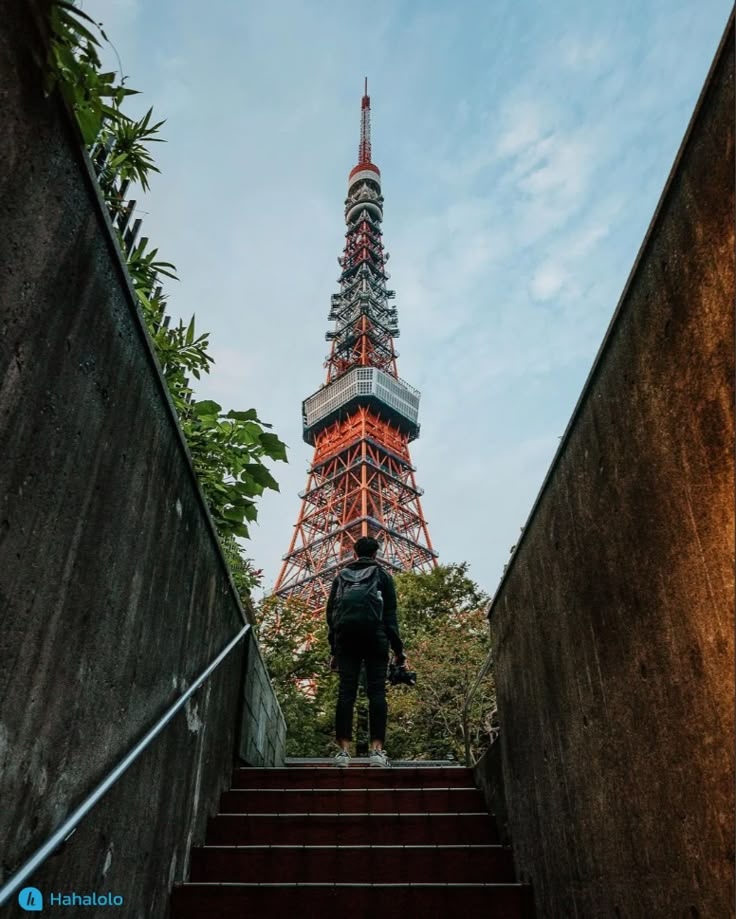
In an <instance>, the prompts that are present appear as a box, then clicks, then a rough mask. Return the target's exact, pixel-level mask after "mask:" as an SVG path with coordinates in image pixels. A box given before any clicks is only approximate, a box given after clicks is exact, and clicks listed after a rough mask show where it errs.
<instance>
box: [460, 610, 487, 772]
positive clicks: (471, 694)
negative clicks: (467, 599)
mask: <svg viewBox="0 0 736 919" xmlns="http://www.w3.org/2000/svg"><path fill="white" fill-rule="evenodd" d="M490 607H491V602H490V601H489V602H488V603H487V605H486V615H487V614H488V612H489V611H490ZM492 666H493V648H490V650H489V651H488V655H487V657H486V659H485V661H484V662H483V666H482V667H481V668H480V670H479V671H478V676H477V677H476V678H475V682H474V683H473V685H472V686H471V687H470V689H469V690H468V694H467V696H466V697H465V704H464V705H463V739H464V740H465V765H466V766H474V765H475V763H474V762H473V758H472V756H471V755H470V730H469V714H468V713H469V711H470V703H471V702H472V701H473V699H474V698H475V694H476V693H477V692H478V687H479V686H480V684H481V683H482V682H483V680H484V679H485V678H486V677H487V676H488V671H489V670H490V669H491V667H492ZM491 742H492V741H491Z"/></svg>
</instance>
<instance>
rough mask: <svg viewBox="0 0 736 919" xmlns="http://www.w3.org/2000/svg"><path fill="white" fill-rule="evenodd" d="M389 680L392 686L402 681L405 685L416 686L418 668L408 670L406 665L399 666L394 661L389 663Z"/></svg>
mask: <svg viewBox="0 0 736 919" xmlns="http://www.w3.org/2000/svg"><path fill="white" fill-rule="evenodd" d="M388 681H389V683H390V684H391V685H392V686H398V685H399V684H400V683H403V684H404V685H405V686H416V684H417V674H416V670H407V669H406V667H399V665H398V664H394V663H393V662H392V663H390V664H389V665H388Z"/></svg>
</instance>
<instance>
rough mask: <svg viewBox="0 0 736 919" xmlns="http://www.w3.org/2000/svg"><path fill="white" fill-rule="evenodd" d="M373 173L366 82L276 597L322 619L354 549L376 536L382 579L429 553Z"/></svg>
mask: <svg viewBox="0 0 736 919" xmlns="http://www.w3.org/2000/svg"><path fill="white" fill-rule="evenodd" d="M382 219H383V196H382V195H381V173H380V171H379V169H378V167H377V166H375V165H374V164H373V163H372V162H371V135H370V98H369V96H368V81H367V80H366V86H365V94H364V96H363V100H362V105H361V123H360V146H359V147H358V164H357V166H355V168H354V169H353V170H352V171H351V173H350V176H349V178H348V197H347V199H346V200H345V222H346V224H347V227H348V229H347V232H346V234H345V249H344V252H343V255H342V257H341V258H339V259H338V262H339V264H340V266H341V268H342V274H341V275H340V278H339V284H340V290H339V293H336V294H334V295H333V296H332V302H331V308H330V313H329V317H328V319H329V320H330V321H334V323H335V327H334V329H333V330H331V331H329V332H327V334H326V336H325V337H326V338H327V340H328V341H331V342H332V350H331V352H330V354H329V357H328V358H327V361H326V364H325V366H326V367H327V380H326V382H325V383H324V385H323V386H321V387H320V389H319V390H318V391H317V392H316V393H314V395H312V396H310V397H309V398H308V399H305V400H304V402H303V403H302V413H303V423H304V440H305V441H306V442H307V443H308V444H311V445H312V446H313V447H314V459H313V461H312V465H311V467H310V470H309V478H308V480H307V487H306V489H305V491H303V492H301V493H300V495H299V497H300V498H302V506H301V510H300V512H299V518H298V520H297V523H296V527H295V532H294V536H293V538H292V540H291V546H290V547H289V551H288V553H287V554H286V555H285V556H284V564H283V567H282V569H281V572H280V574H279V576H278V579H277V581H276V585H275V587H274V594H276V595H277V596H280V597H297V598H299V599H300V600H302V601H304V602H305V603H306V604H307V605H308V606H309V607H310V608H311V609H313V610H315V611H317V610H321V609H323V608H324V606H325V605H326V602H327V597H328V596H329V591H330V585H331V583H332V579H333V578H334V577H335V574H336V573H337V571H338V570H339V569H340V568H341V567H342V566H343V565H345V564H346V563H347V562H349V561H350V560H351V559H352V558H353V553H352V547H353V543H354V542H355V540H356V539H358V538H359V537H360V536H373V537H375V538H376V539H377V540H378V542H379V544H380V547H381V548H380V549H379V555H378V557H379V560H380V562H381V563H382V564H383V565H384V566H385V567H386V568H387V569H389V570H390V571H407V570H409V569H415V570H429V569H430V568H432V567H433V566H434V565H436V564H437V562H436V557H437V553H436V552H435V551H434V549H433V548H432V543H431V541H430V538H429V531H428V530H427V523H426V521H425V519H424V515H423V514H422V506H421V502H420V495H421V494H422V491H421V489H419V488H417V485H416V482H415V480H414V471H415V469H414V466H412V463H411V457H410V456H409V443H410V442H411V441H412V440H415V439H416V438H417V437H418V436H419V422H418V417H419V392H418V391H417V390H416V389H413V388H412V387H411V386H409V385H408V384H407V383H405V382H404V381H403V380H401V379H399V375H398V371H397V368H396V358H397V353H396V351H395V350H394V339H395V338H396V337H398V334H399V329H398V326H397V317H396V307H395V306H394V305H393V304H392V303H391V300H393V298H394V297H395V293H394V291H392V290H387V289H386V281H387V280H388V278H389V275H388V274H387V272H386V262H387V261H388V257H389V256H388V252H384V250H383V242H382V237H381V221H382Z"/></svg>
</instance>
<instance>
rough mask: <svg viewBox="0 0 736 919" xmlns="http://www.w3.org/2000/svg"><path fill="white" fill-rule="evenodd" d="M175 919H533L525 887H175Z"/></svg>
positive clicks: (245, 885)
mask: <svg viewBox="0 0 736 919" xmlns="http://www.w3.org/2000/svg"><path fill="white" fill-rule="evenodd" d="M171 902H172V906H171V914H170V915H171V919H242V917H245V916H254V917H255V916H258V917H260V916H278V917H284V919H287V917H288V919H291V917H295V919H296V917H304V919H307V917H309V919H311V917H319V919H345V917H350V919H376V917H377V916H380V917H381V919H406V917H407V916H420V917H421V919H448V917H451V916H462V915H469V916H482V917H483V919H531V917H532V916H533V913H532V906H531V897H530V892H529V888H528V887H524V886H522V885H521V884H332V883H328V884H294V885H287V884H272V885H271V884H242V883H189V884H177V885H175V887H174V890H173V893H172V901H171Z"/></svg>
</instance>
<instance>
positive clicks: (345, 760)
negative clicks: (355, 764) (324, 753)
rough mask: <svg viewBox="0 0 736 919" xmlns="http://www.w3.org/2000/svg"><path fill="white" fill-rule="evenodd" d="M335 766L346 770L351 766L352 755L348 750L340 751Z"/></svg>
mask: <svg viewBox="0 0 736 919" xmlns="http://www.w3.org/2000/svg"><path fill="white" fill-rule="evenodd" d="M335 765H336V766H339V767H340V768H341V769H346V768H347V767H348V766H349V765H350V754H349V753H348V751H347V750H340V752H339V753H338V754H337V756H336V757H335Z"/></svg>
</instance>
